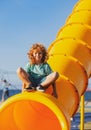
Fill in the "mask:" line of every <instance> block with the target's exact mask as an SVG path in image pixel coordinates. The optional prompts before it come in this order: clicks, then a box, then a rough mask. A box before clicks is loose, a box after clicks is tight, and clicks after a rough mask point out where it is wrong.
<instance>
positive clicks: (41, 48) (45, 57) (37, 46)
mask: <svg viewBox="0 0 91 130" xmlns="http://www.w3.org/2000/svg"><path fill="white" fill-rule="evenodd" d="M34 50H37V51H38V52H39V51H41V52H42V54H43V57H42V59H41V62H42V63H45V62H46V61H47V60H48V52H47V50H46V48H45V47H44V45H43V44H41V43H35V44H33V45H32V47H31V48H30V50H29V52H28V53H27V54H28V58H29V60H30V63H31V64H36V61H35V59H34V56H33V52H34Z"/></svg>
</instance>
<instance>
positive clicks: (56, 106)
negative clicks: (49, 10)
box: [0, 0, 91, 130]
mask: <svg viewBox="0 0 91 130" xmlns="http://www.w3.org/2000/svg"><path fill="white" fill-rule="evenodd" d="M48 52H49V60H48V63H49V64H50V66H51V67H52V69H53V70H54V71H58V72H59V74H60V76H59V78H58V80H57V81H56V86H57V93H58V98H57V99H56V98H55V97H53V96H52V94H51V93H52V88H51V86H50V87H49V88H48V90H46V92H45V93H42V92H37V91H34V92H31V93H29V92H23V93H20V94H17V95H14V96H12V97H10V98H9V99H7V100H6V101H5V102H4V103H2V105H1V106H0V130H70V129H71V121H70V119H71V117H73V116H74V115H75V113H76V112H77V110H78V107H79V103H80V99H81V96H82V95H83V94H84V93H85V91H86V88H87V85H88V79H89V77H90V75H91V0H79V1H78V2H77V3H76V5H75V6H74V8H73V10H72V13H71V14H70V15H69V17H68V18H67V19H66V22H65V24H64V26H63V27H62V28H61V29H59V31H58V33H57V35H56V38H55V41H53V42H52V43H51V44H50V46H49V47H48ZM35 122H36V123H35ZM40 124H41V125H40Z"/></svg>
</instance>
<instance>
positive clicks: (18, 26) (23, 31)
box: [0, 0, 78, 71]
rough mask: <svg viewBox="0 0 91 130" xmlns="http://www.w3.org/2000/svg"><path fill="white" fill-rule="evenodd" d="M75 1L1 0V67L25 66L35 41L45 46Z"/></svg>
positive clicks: (53, 36) (11, 69) (14, 68)
mask: <svg viewBox="0 0 91 130" xmlns="http://www.w3.org/2000/svg"><path fill="white" fill-rule="evenodd" d="M77 1H78V0H69V1H67V0H0V69H3V70H8V71H16V69H17V68H18V66H22V67H23V66H25V64H26V62H27V61H28V59H27V54H26V53H27V51H28V50H29V48H30V46H31V45H32V44H33V43H35V42H41V43H43V44H44V45H45V46H46V47H48V46H49V45H50V44H51V42H52V41H53V40H54V39H55V37H56V34H57V32H58V30H59V29H60V28H61V27H62V26H63V25H64V23H65V20H66V18H67V17H68V15H69V14H70V13H71V12H72V8H73V6H74V5H75V3H76V2H77Z"/></svg>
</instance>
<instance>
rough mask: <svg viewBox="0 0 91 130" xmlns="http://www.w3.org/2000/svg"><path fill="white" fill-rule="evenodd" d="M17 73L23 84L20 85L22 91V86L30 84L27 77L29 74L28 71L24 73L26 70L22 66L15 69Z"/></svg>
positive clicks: (25, 86)
mask: <svg viewBox="0 0 91 130" xmlns="http://www.w3.org/2000/svg"><path fill="white" fill-rule="evenodd" d="M17 75H18V77H19V78H20V79H21V81H22V82H23V86H22V91H23V90H24V88H27V87H29V85H30V84H31V81H30V79H29V75H28V73H26V71H25V70H24V69H22V68H18V69H17Z"/></svg>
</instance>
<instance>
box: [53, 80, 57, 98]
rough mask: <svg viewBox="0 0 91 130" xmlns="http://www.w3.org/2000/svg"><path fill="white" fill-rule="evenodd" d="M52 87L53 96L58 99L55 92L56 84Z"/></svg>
mask: <svg viewBox="0 0 91 130" xmlns="http://www.w3.org/2000/svg"><path fill="white" fill-rule="evenodd" d="M52 86H53V96H54V97H56V98H58V95H57V91H56V83H55V82H54V83H53V84H52Z"/></svg>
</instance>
